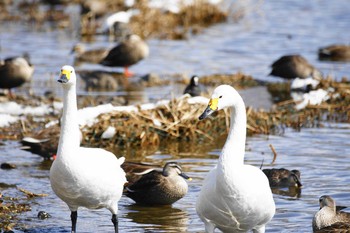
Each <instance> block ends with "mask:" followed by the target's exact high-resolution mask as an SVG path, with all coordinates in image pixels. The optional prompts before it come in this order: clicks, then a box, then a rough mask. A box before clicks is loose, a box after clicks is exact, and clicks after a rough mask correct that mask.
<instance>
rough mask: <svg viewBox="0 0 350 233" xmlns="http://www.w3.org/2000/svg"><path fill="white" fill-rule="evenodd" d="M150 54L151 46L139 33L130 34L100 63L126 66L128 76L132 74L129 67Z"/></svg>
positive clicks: (125, 71)
mask: <svg viewBox="0 0 350 233" xmlns="http://www.w3.org/2000/svg"><path fill="white" fill-rule="evenodd" d="M148 54H149V47H148V45H147V44H146V42H145V41H143V40H142V39H141V38H140V37H139V36H138V35H134V34H132V35H128V36H126V39H125V40H123V41H122V42H120V43H119V44H118V45H117V46H116V47H114V48H113V49H111V50H110V51H109V53H108V55H107V56H106V57H105V58H104V59H103V60H102V61H101V63H100V64H102V65H104V66H111V67H124V74H125V76H126V77H129V76H131V75H132V73H130V72H129V71H128V67H129V66H132V65H134V64H136V63H137V62H139V61H141V60H142V59H144V58H146V57H147V56H148Z"/></svg>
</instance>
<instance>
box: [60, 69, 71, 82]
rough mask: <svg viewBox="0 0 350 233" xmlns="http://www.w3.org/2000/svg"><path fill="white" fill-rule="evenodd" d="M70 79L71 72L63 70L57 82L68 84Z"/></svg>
mask: <svg viewBox="0 0 350 233" xmlns="http://www.w3.org/2000/svg"><path fill="white" fill-rule="evenodd" d="M69 79H70V72H69V71H68V70H62V71H61V75H60V77H59V78H58V80H57V82H59V83H67V82H68V81H69Z"/></svg>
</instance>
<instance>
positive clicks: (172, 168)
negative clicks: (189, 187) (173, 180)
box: [163, 162, 192, 180]
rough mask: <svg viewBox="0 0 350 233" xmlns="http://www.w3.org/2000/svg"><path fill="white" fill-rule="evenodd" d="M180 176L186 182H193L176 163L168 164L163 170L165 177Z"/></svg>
mask: <svg viewBox="0 0 350 233" xmlns="http://www.w3.org/2000/svg"><path fill="white" fill-rule="evenodd" d="M170 175H179V176H181V177H183V178H184V179H185V180H192V178H190V177H189V176H187V175H186V174H185V173H183V172H182V168H181V167H180V165H179V164H178V163H176V162H168V163H166V164H165V166H164V168H163V176H170Z"/></svg>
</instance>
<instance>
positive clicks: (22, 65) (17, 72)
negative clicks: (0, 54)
mask: <svg viewBox="0 0 350 233" xmlns="http://www.w3.org/2000/svg"><path fill="white" fill-rule="evenodd" d="M33 73H34V66H33V65H32V64H31V63H30V61H29V56H28V55H24V56H23V57H10V58H6V59H5V60H4V61H2V62H1V63H0V88H3V89H9V94H10V96H12V93H11V88H15V87H19V86H21V85H23V84H24V83H25V82H30V81H31V78H32V75H33Z"/></svg>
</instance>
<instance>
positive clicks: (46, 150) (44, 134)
mask: <svg viewBox="0 0 350 233" xmlns="http://www.w3.org/2000/svg"><path fill="white" fill-rule="evenodd" d="M59 138H60V126H59V125H58V124H55V125H52V126H50V127H48V128H44V129H42V130H40V131H38V132H37V133H35V134H34V135H31V136H25V137H23V138H22V140H21V144H22V145H23V146H22V147H21V149H22V150H26V151H30V152H31V153H33V154H37V155H39V156H41V157H42V158H44V159H45V160H53V159H55V157H56V153H57V147H58V140H59Z"/></svg>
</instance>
